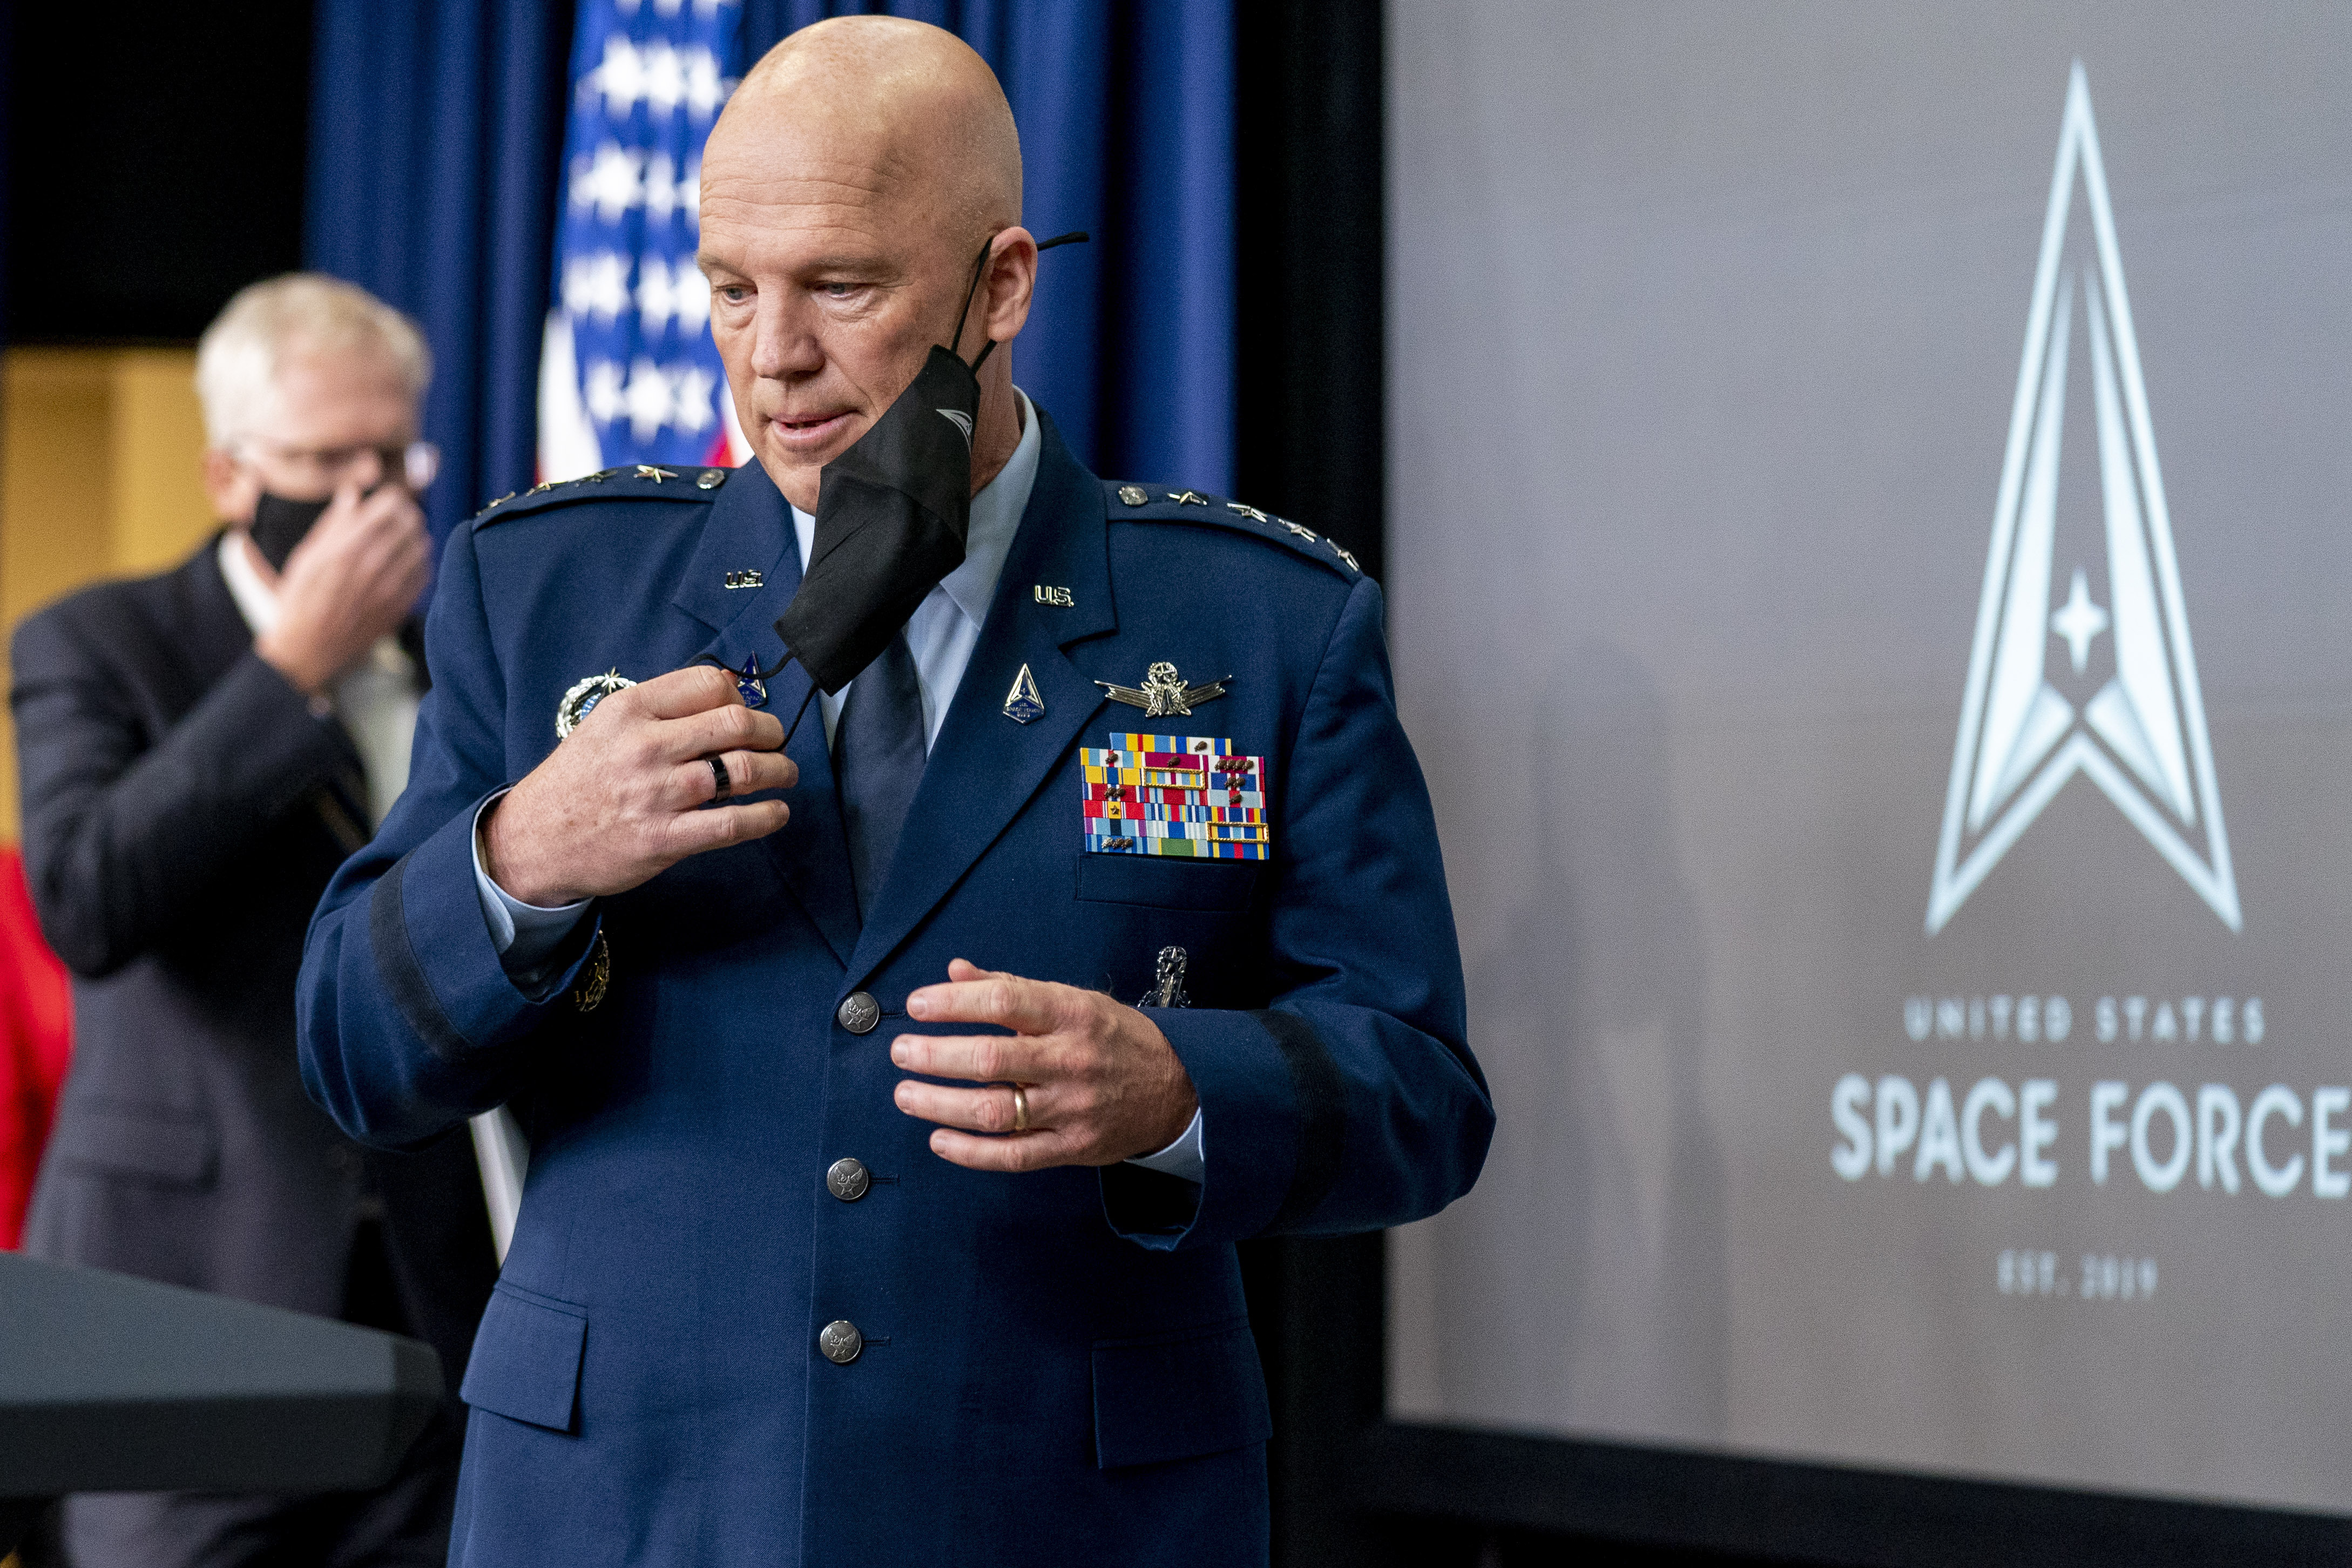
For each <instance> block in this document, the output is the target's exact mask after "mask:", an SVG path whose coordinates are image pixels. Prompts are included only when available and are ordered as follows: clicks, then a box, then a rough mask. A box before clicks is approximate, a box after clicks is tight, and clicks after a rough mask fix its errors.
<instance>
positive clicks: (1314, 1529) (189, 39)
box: [0, 0, 2352, 1568]
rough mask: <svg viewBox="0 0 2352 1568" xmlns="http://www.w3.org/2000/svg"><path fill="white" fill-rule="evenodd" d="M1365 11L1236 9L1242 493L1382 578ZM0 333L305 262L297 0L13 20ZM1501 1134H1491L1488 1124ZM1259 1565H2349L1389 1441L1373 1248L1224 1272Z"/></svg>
mask: <svg viewBox="0 0 2352 1568" xmlns="http://www.w3.org/2000/svg"><path fill="white" fill-rule="evenodd" d="M7 13H8V15H7V21H6V24H5V26H6V34H5V37H0V72H5V148H6V153H5V157H6V187H5V188H6V202H5V215H0V223H4V224H5V255H6V273H5V291H4V292H0V300H5V334H6V337H7V340H8V341H9V342H19V343H26V342H30V343H134V342H183V343H184V342H193V341H194V338H195V337H196V335H197V334H198V333H199V332H200V331H202V330H203V329H204V327H205V323H206V322H207V321H210V320H211V318H212V316H213V314H214V312H215V311H216V310H218V309H219V308H220V306H221V305H222V304H223V303H224V302H225V301H226V300H227V298H228V296H229V295H230V294H231V293H233V292H235V291H236V289H238V288H240V287H242V286H243V285H244V284H246V283H248V282H251V281H253V280H254V279H258V278H264V277H268V276H269V275H271V274H273V273H278V272H283V271H287V270H289V269H291V268H296V267H298V266H299V265H300V261H301V248H302V244H301V242H302V210H301V204H302V190H303V167H304V147H305V140H306V130H307V119H308V114H309V85H308V84H309V70H310V5H308V4H307V0H247V3H245V4H240V5H208V6H191V5H157V4H149V3H141V4H133V5H127V6H119V7H110V8H109V9H108V10H107V11H106V13H105V16H104V22H103V26H104V27H105V29H106V30H107V32H108V33H109V34H110V37H108V38H107V39H106V40H105V47H104V57H105V59H104V66H103V68H102V70H93V69H92V68H91V63H90V62H91V59H92V55H91V37H90V34H91V29H92V26H93V22H94V20H95V18H94V16H93V14H92V13H91V12H89V10H87V9H85V8H77V7H68V6H53V5H47V6H33V5H13V6H10V7H7ZM1236 30H1237V44H1236V47H1237V51H1238V58H1237V59H1236V61H1235V89H1236V91H1235V100H1236V103H1237V106H1238V107H1237V110H1236V114H1237V118H1238V123H1237V125H1236V128H1235V129H1236V143H1237V145H1238V146H1239V147H1241V148H1243V149H1245V150H1247V151H1246V152H1245V153H1244V155H1243V156H1242V157H1241V158H1240V159H1239V160H1238V163H1239V168H1240V181H1241V184H1240V187H1239V189H1238V190H1237V191H1236V193H1235V197H1236V212H1235V216H1236V222H1235V244H1236V252H1237V254H1236V264H1237V266H1236V271H1237V276H1236V289H1235V297H1236V323H1235V325H1236V331H1235V338H1236V342H1237V344H1238V345H1239V346H1238V347H1237V350H1236V353H1237V354H1238V356H1239V359H1238V363H1237V364H1236V366H1235V369H1236V373H1237V374H1236V378H1235V379H1236V385H1237V388H1238V393H1237V401H1238V407H1237V409H1236V420H1235V424H1236V428H1237V432H1238V435H1237V442H1236V445H1237V450H1236V453H1235V474H1236V479H1235V485H1234V489H1235V490H1236V492H1237V493H1238V494H1239V495H1240V496H1242V497H1243V498H1244V499H1245V500H1249V501H1250V502H1251V503H1252V504H1255V505H1256V506H1259V507H1262V508H1265V509H1266V510H1272V511H1276V512H1278V513H1281V514H1283V515H1286V516H1291V517H1297V518H1302V519H1307V520H1310V521H1312V522H1313V524H1314V526H1316V527H1317V528H1318V530H1320V531H1326V532H1328V533H1330V534H1331V535H1332V536H1334V537H1335V538H1337V539H1338V540H1339V541H1340V542H1342V543H1343V544H1345V545H1346V546H1347V547H1348V548H1349V550H1350V551H1352V552H1354V553H1355V554H1356V556H1357V557H1358V559H1360V561H1361V562H1362V563H1363V564H1364V567H1365V570H1366V571H1367V572H1369V573H1370V574H1372V575H1374V576H1375V577H1377V576H1379V575H1381V570H1382V565H1383V563H1384V559H1385V552H1384V550H1383V539H1384V530H1385V518H1384V514H1383V497H1384V473H1383V464H1382V453H1383V444H1384V436H1385V428H1386V426H1385V421H1386V408H1385V396H1384V374H1383V363H1382V361H1383V355H1382V342H1383V331H1384V327H1383V323H1384V313H1383V311H1384V300H1383V297H1382V279H1383V272H1384V265H1383V247H1384V236H1383V227H1382V218H1381V210H1382V148H1381V134H1382V132H1381V123H1382V99H1381V92H1382V74H1381V7H1380V6H1379V5H1375V4H1370V3H1369V0H1240V3H1239V4H1238V5H1237V10H1236ZM1503 1109H1504V1111H1505V1113H1506V1114H1507V1113H1508V1108H1507V1107H1505V1108H1503ZM1243 1266H1244V1274H1245V1278H1246V1279H1247V1283H1248V1287H1249V1293H1250V1304H1251V1312H1252V1317H1253V1321H1254V1322H1255V1326H1256V1330H1257V1334H1258V1341H1259V1345H1260V1349H1261V1351H1262V1352H1263V1354H1264V1357H1265V1367H1266V1376H1267V1382H1268V1385H1269V1388H1270V1391H1271V1393H1272V1395H1273V1400H1274V1408H1275V1421H1276V1436H1275V1439H1274V1442H1273V1445H1272V1447H1271V1449H1270V1452H1269V1456H1268V1464H1269V1468H1270V1471H1271V1478H1272V1482H1273V1495H1274V1557H1275V1562H1276V1563H1277V1564H1280V1565H1282V1568H1326V1565H1337V1564H1342V1563H1346V1564H1365V1565H1378V1564H1399V1565H1402V1564H1433V1565H1448V1568H1450V1565H1453V1564H1463V1565H1469V1564H1479V1565H1481V1568H1485V1565H1487V1564H1496V1565H1504V1564H1539V1563H1566V1562H1575V1563H1596V1564H1623V1565H1627V1568H1633V1565H1643V1568H1665V1565H1668V1564H1692V1565H1698V1564H1716V1565H1722V1568H1730V1565H1734V1564H1745V1563H1758V1564H1760V1563H1769V1562H1780V1563H1801V1562H1813V1563H1856V1564H1862V1563H1873V1564H1875V1563H1885V1564H1920V1565H1927V1564H1943V1563H1951V1564H1955V1565H1958V1564H1961V1563H1967V1564H1969V1565H1971V1568H1980V1565H1985V1564H1993V1563H2021V1564H2022V1563H2049V1562H2070V1563H2252V1562H2261V1563H2301V1562H2311V1563H2318V1562H2328V1563H2345V1562H2347V1561H2352V1531H2347V1525H2346V1523H2345V1522H2344V1521H2335V1520H2322V1519H2315V1518H2308V1517H2304V1516H2296V1515H2289V1514H2282V1513H2267V1512H2260V1511H2256V1510H2237V1509H2221V1508H2208V1507H2201V1506H2193V1505H2187V1504H2171V1503H2156V1502H2148V1501H2144V1500H2124V1499H2104V1498H2096V1497H2089V1496H2084V1495H2081V1494H2073V1493H2064V1492H2058V1491H2052V1490H2045V1489H2036V1488H2027V1487H2013V1486H1994V1485H1988V1484H1978V1483H1968V1482H1958V1481H1930V1480H1923V1479H1909V1478H1900V1477H1893V1476H1881V1475H1873V1474H1869V1473H1865V1472H1858V1471H1844V1470H1837V1469H1832V1468H1827V1467H1821V1466H1801V1465H1786V1464H1778V1463H1771V1462H1768V1461H1760V1460H1746V1459H1731V1458H1719V1457H1711V1456H1702V1455H1695V1454H1677V1453H1671V1452H1666V1451H1662V1450H1643V1449H1635V1448H1629V1447H1617V1446H1611V1445H1602V1444H1580V1443H1564V1442H1557V1441H1549V1440H1541V1439H1534V1438H1520V1437H1511V1436H1499V1435H1490V1434H1475V1433H1469V1432H1455V1431H1445V1430H1440V1429H1436V1428H1427V1427H1406V1426H1391V1425H1388V1424H1386V1423H1384V1421H1383V1419H1382V1416H1383V1396H1382V1387H1381V1377H1382V1366H1383V1349H1382V1327H1383V1325H1382V1318H1383V1300H1384V1293H1385V1292H1384V1284H1385V1281H1384V1273H1383V1265H1382V1238H1381V1237H1378V1236H1368V1237H1352V1238H1348V1239H1343V1240H1331V1241H1274V1242H1258V1243H1253V1244H1248V1245H1246V1246H1244V1248H1243Z"/></svg>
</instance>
